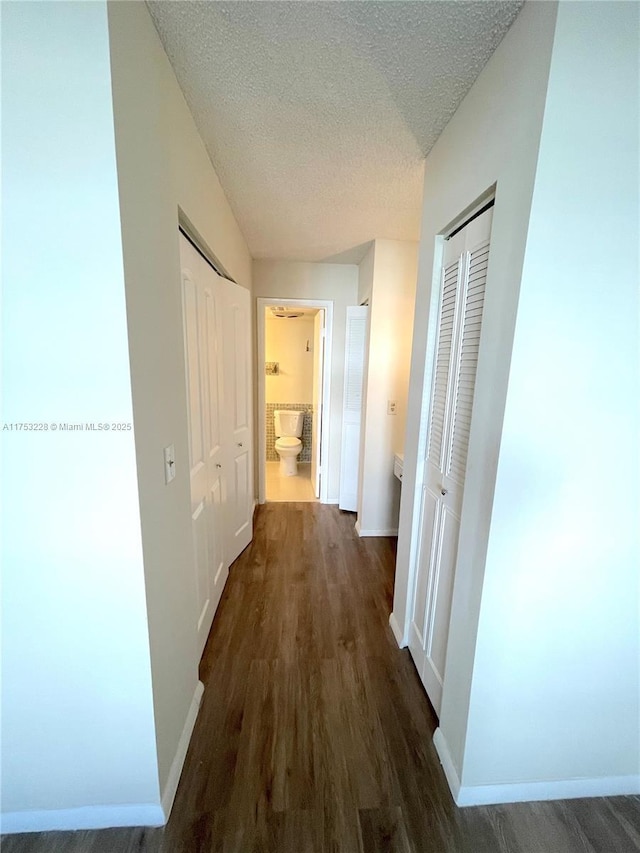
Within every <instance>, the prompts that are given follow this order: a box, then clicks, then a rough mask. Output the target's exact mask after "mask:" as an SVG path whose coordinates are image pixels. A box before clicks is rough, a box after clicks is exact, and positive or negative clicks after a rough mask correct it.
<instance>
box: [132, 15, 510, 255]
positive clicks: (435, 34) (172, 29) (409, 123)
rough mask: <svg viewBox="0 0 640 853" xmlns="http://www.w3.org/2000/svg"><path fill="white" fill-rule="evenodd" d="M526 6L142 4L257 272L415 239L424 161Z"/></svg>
mask: <svg viewBox="0 0 640 853" xmlns="http://www.w3.org/2000/svg"><path fill="white" fill-rule="evenodd" d="M521 5H522V2H521V0H517V2H507V0H479V2H463V0H448V2H434V0H414V2H401V0H400V1H399V2H388V0H387V2H374V0H366V2H350V1H349V0H337V2H315V0H297V2H271V0H257V1H256V0H235V2H218V0H208V2H200V0H181V2H176V1H175V0H160V2H153V0H150V2H148V6H149V9H150V11H151V14H152V16H153V19H154V21H155V24H156V27H157V29H158V32H159V33H160V37H161V39H162V41H163V44H164V46H165V49H166V51H167V53H168V55H169V58H170V60H171V63H172V65H173V67H174V69H175V72H176V75H177V77H178V81H179V83H180V86H181V87H182V90H183V92H184V94H185V96H186V99H187V102H188V104H189V106H190V108H191V111H192V113H193V116H194V119H195V121H196V124H197V126H198V129H199V131H200V134H201V135H202V138H203V139H204V141H205V144H206V146H207V149H208V151H209V155H210V157H211V160H212V162H213V165H214V166H215V169H216V171H217V173H218V176H219V178H220V181H221V183H222V185H223V187H224V189H225V191H226V193H227V197H228V199H229V202H230V203H231V206H232V208H233V210H234V213H235V215H236V217H237V219H238V222H239V224H240V227H241V229H242V231H243V233H244V235H245V238H246V239H247V242H248V244H249V248H250V250H251V253H252V255H253V256H254V257H256V258H281V259H285V258H286V259H295V260H314V261H316V260H329V259H332V258H334V256H337V257H335V258H334V259H335V260H339V261H342V262H349V261H351V262H357V261H358V260H360V257H361V256H362V254H363V253H364V250H365V249H366V246H365V244H366V243H367V242H368V241H370V240H372V239H374V238H390V239H400V240H417V239H418V236H419V224H420V208H421V196H422V161H423V158H424V156H425V155H426V154H427V152H428V151H429V149H430V148H431V146H432V145H433V143H434V142H435V141H436V139H437V138H438V135H439V134H440V132H441V131H442V129H443V128H444V126H445V125H446V123H447V121H448V119H449V118H450V117H451V115H452V114H453V113H454V111H455V109H456V107H457V106H458V104H459V103H460V101H461V100H462V98H463V97H464V95H465V93H466V92H467V91H468V89H469V88H470V86H471V85H472V83H473V81H474V80H475V78H476V77H477V76H478V74H479V72H480V70H481V69H482V67H483V66H484V64H485V63H486V61H487V59H488V58H489V57H490V55H491V54H492V52H493V51H494V50H495V48H496V47H497V45H498V43H499V42H500V40H501V39H502V37H503V36H504V34H505V32H506V31H507V29H508V28H509V26H510V25H511V23H512V21H513V20H514V18H515V16H516V15H517V13H518V11H519V9H520V7H521Z"/></svg>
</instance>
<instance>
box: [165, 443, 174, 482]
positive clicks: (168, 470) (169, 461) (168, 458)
mask: <svg viewBox="0 0 640 853" xmlns="http://www.w3.org/2000/svg"><path fill="white" fill-rule="evenodd" d="M175 476H176V451H175V448H174V446H173V444H170V445H169V447H165V449H164V481H165V483H166V484H167V485H168V484H169V483H170V482H171V481H172V480H175Z"/></svg>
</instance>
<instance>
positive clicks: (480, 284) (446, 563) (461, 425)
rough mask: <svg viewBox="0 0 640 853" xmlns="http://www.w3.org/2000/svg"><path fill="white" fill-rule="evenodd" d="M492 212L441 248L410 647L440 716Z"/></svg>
mask: <svg viewBox="0 0 640 853" xmlns="http://www.w3.org/2000/svg"><path fill="white" fill-rule="evenodd" d="M491 218H492V212H491V210H489V211H487V212H485V213H484V214H482V215H481V216H479V217H478V218H477V219H475V220H474V221H472V222H471V223H469V225H468V226H466V227H465V228H464V229H462V230H461V231H460V232H459V233H458V234H456V235H455V237H453V238H452V239H451V240H449V241H447V243H446V244H445V252H444V259H443V270H442V277H441V289H440V304H439V306H438V326H437V336H436V342H435V355H434V364H433V380H432V386H431V395H430V405H429V419H428V424H427V452H426V459H425V463H424V464H425V467H424V486H423V515H422V518H421V524H420V534H419V540H418V548H417V552H418V554H417V561H416V578H415V584H414V600H413V612H412V622H411V626H410V642H409V648H410V650H411V653H412V655H413V658H414V660H415V662H416V666H417V669H418V672H419V673H420V674H421V678H422V681H423V683H424V685H425V689H426V691H427V694H428V696H429V698H430V699H431V702H432V704H433V706H434V708H435V710H436V713H438V714H439V713H440V704H441V701H442V690H443V684H444V679H445V674H446V652H447V645H448V641H449V621H450V616H451V603H452V597H453V588H454V581H455V567H456V560H457V551H458V538H459V533H460V520H461V511H462V500H463V488H464V480H465V474H466V469H467V462H468V446H469V438H470V435H471V428H472V412H473V400H474V393H475V377H476V368H477V363H478V356H479V352H480V341H481V332H482V312H483V306H484V290H485V283H486V276H487V266H488V258H489V234H490V230H491Z"/></svg>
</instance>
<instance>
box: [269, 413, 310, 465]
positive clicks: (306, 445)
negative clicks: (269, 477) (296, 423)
mask: <svg viewBox="0 0 640 853" xmlns="http://www.w3.org/2000/svg"><path fill="white" fill-rule="evenodd" d="M276 409H289V410H291V409H295V410H296V411H298V412H304V423H303V426H302V436H301V440H302V451H301V452H300V456H298V462H311V429H312V414H313V406H312V405H311V404H310V403H267V424H266V430H267V462H277V461H278V460H279V459H280V457H279V456H278V454H277V453H276V448H275V444H276V434H275V429H274V426H273V413H274V412H275V411H276Z"/></svg>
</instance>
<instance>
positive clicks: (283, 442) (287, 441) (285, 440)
mask: <svg viewBox="0 0 640 853" xmlns="http://www.w3.org/2000/svg"><path fill="white" fill-rule="evenodd" d="M301 446H302V442H301V441H300V439H299V438H294V437H293V436H286V435H284V436H282V438H279V439H277V441H276V448H278V447H281V448H283V449H284V448H285V447H287V448H289V449H291V448H293V447H301Z"/></svg>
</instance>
